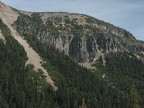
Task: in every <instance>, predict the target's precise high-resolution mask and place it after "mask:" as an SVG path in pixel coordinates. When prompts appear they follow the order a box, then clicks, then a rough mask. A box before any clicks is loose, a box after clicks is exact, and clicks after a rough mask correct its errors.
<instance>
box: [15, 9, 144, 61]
mask: <svg viewBox="0 0 144 108" xmlns="http://www.w3.org/2000/svg"><path fill="white" fill-rule="evenodd" d="M13 27H15V29H16V30H17V31H18V32H20V33H21V34H23V35H27V36H34V37H37V38H38V39H39V40H40V41H42V42H43V43H46V44H48V45H53V46H55V47H56V48H57V49H59V50H60V51H64V53H65V54H67V55H68V56H70V57H71V58H72V59H74V60H75V61H77V62H79V63H84V62H89V63H93V62H95V61H96V60H97V59H98V58H99V57H100V56H103V55H104V54H105V53H108V52H118V51H132V52H134V53H135V54H140V53H141V54H143V53H144V42H140V41H137V40H136V39H135V37H134V36H133V35H132V34H131V33H129V32H128V31H126V30H124V29H121V28H119V27H115V26H114V25H111V24H109V23H105V22H103V21H100V20H98V19H95V18H92V17H90V16H86V15H82V14H71V13H27V12H22V11H21V12H19V17H18V19H17V20H16V21H15V23H14V24H13Z"/></svg>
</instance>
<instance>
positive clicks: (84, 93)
mask: <svg viewBox="0 0 144 108" xmlns="http://www.w3.org/2000/svg"><path fill="white" fill-rule="evenodd" d="M0 23H1V24H0V27H1V31H2V34H3V35H4V37H5V39H6V44H5V43H4V42H3V41H2V40H0V50H1V52H0V57H1V61H0V74H1V75H0V77H1V78H0V79H1V81H0V83H1V84H0V97H1V98H0V103H1V107H2V108H16V107H17V108H32V107H34V108H53V107H60V108H79V107H82V106H87V107H88V108H97V107H99V108H102V107H107V108H115V107H117V108H118V107H119V108H122V107H123V108H126V107H129V105H130V104H129V102H128V103H126V102H125V101H128V95H126V94H124V93H122V92H120V91H118V90H117V89H114V88H112V87H111V86H108V85H107V83H106V82H104V81H102V80H100V79H99V78H98V77H97V76H96V75H95V73H92V72H89V70H87V69H84V68H82V67H80V66H78V65H77V63H75V62H74V61H73V60H71V59H70V58H69V57H67V56H65V55H63V54H62V53H60V52H59V51H58V50H56V49H55V48H54V47H51V46H46V45H44V44H42V43H41V42H39V41H38V40H37V39H35V40H34V39H30V38H28V37H27V39H28V40H29V42H30V43H32V41H33V42H35V44H32V45H33V47H34V48H35V50H36V51H37V52H39V54H40V55H41V56H42V57H43V58H44V59H45V60H46V61H47V63H45V64H43V66H44V67H45V68H46V69H47V70H48V71H49V72H50V75H51V77H52V78H53V80H54V81H55V82H56V84H57V86H58V90H57V91H55V92H54V91H53V90H52V88H51V87H50V86H49V85H48V84H47V83H46V81H45V80H44V79H45V77H44V76H43V74H42V72H41V71H40V70H39V72H38V73H37V72H35V71H34V70H33V66H32V65H28V66H26V67H25V62H26V60H27V56H26V52H25V51H24V49H23V47H22V46H21V45H20V44H18V42H17V41H16V40H14V38H13V37H12V36H11V34H10V31H9V29H8V28H7V27H6V26H5V25H4V24H3V22H2V20H1V21H0ZM123 100H125V101H123Z"/></svg>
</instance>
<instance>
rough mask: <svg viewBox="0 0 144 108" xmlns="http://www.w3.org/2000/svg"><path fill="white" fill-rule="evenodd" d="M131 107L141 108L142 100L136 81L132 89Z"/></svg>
mask: <svg viewBox="0 0 144 108" xmlns="http://www.w3.org/2000/svg"><path fill="white" fill-rule="evenodd" d="M130 105H131V108H141V98H140V96H139V94H138V92H137V89H136V86H135V84H134V81H133V83H132V85H131V88H130Z"/></svg>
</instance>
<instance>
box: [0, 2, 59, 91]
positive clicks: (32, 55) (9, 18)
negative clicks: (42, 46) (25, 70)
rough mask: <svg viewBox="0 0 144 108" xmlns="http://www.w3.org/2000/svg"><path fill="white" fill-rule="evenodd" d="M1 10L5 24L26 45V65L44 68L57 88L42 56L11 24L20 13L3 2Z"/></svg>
mask: <svg viewBox="0 0 144 108" xmlns="http://www.w3.org/2000/svg"><path fill="white" fill-rule="evenodd" d="M0 10H1V13H0V18H1V19H2V20H3V22H4V24H5V25H7V27H8V28H9V29H10V32H11V35H12V36H13V37H14V38H15V39H16V40H17V41H18V42H19V43H20V44H21V45H22V46H23V47H24V49H25V51H26V52H27V56H28V61H27V62H26V65H27V64H33V65H34V67H35V68H34V69H35V70H36V71H37V70H38V69H42V71H43V72H44V75H45V76H46V80H47V82H48V83H50V84H51V85H52V87H53V89H54V90H57V87H56V86H55V85H54V82H53V81H52V79H51V77H50V76H49V75H48V72H47V70H46V69H44V68H43V67H42V66H41V65H42V64H41V63H42V62H43V60H42V58H41V57H40V56H39V55H38V54H37V53H36V52H35V51H34V50H33V49H32V48H31V47H30V45H29V44H28V43H27V41H26V40H24V39H23V38H22V37H23V36H20V35H19V33H18V32H17V31H16V30H14V29H13V28H12V26H11V24H13V22H14V21H15V20H16V19H17V17H18V13H17V12H16V11H15V10H13V9H12V8H11V7H9V6H6V5H5V4H2V3H0Z"/></svg>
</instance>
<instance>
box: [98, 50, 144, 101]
mask: <svg viewBox="0 0 144 108" xmlns="http://www.w3.org/2000/svg"><path fill="white" fill-rule="evenodd" d="M105 60H106V64H105V66H103V65H102V60H101V59H100V60H99V64H97V65H96V67H97V68H98V69H99V70H102V71H103V72H104V73H105V74H106V77H107V78H106V79H108V80H109V82H110V83H112V84H111V85H113V86H114V87H116V88H118V89H119V90H121V91H122V92H124V93H125V94H127V95H128V94H129V92H128V91H129V90H132V89H131V88H130V87H131V85H132V84H131V81H132V80H134V81H135V84H136V89H137V91H138V93H139V94H140V96H141V97H142V100H143V96H144V95H143V94H144V91H143V88H142V87H143V85H144V83H143V74H144V64H143V63H142V61H141V60H139V59H137V57H136V56H135V55H133V54H132V53H128V52H123V53H122V52H118V53H109V54H107V55H106V57H105ZM132 86H133V85H132ZM142 102H143V101H142Z"/></svg>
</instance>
